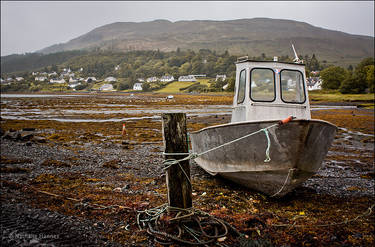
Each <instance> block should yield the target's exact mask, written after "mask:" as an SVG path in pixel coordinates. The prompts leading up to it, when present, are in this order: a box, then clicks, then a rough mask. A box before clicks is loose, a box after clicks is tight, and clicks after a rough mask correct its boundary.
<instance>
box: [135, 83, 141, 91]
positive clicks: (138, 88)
mask: <svg viewBox="0 0 375 247" xmlns="http://www.w3.org/2000/svg"><path fill="white" fill-rule="evenodd" d="M142 84H143V83H140V82H137V83H135V84H134V86H133V90H137V91H142Z"/></svg>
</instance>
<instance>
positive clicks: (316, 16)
mask: <svg viewBox="0 0 375 247" xmlns="http://www.w3.org/2000/svg"><path fill="white" fill-rule="evenodd" d="M255 17H268V18H276V19H290V20H296V21H303V22H307V23H309V24H311V25H314V26H318V27H322V28H327V29H331V30H338V31H342V32H346V33H350V34H360V35H368V36H372V37H374V2H373V1H353V2H350V1H332V2H326V1H316V2H312V1H306V2H302V1H298V2H297V1H291V2H287V1H277V2H272V1H259V2H256V1H248V2H246V1H238V2H234V1H228V2H226V1H217V2H216V1H208V2H204V1H195V2H190V1H184V2H181V1H175V2H172V1H165V2H163V1H141V2H140V1H138V2H132V1H124V2H122V1H112V2H108V1H107V2H100V1H93V2H90V1H76V2H73V1H68V2H62V1H61V2H57V1H51V2H48V1H39V2H38V1H25V2H22V1H1V55H2V56H4V55H9V54H13V53H18V54H20V53H25V52H34V51H36V50H39V49H42V48H45V47H47V46H50V45H53V44H57V43H64V42H67V41H69V40H71V39H73V38H76V37H78V36H80V35H83V34H85V33H87V32H89V31H91V30H92V29H94V28H96V27H99V26H102V25H105V24H109V23H113V22H142V21H152V20H155V19H166V20H170V21H179V20H233V19H242V18H255Z"/></svg>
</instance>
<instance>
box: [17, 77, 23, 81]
mask: <svg viewBox="0 0 375 247" xmlns="http://www.w3.org/2000/svg"><path fill="white" fill-rule="evenodd" d="M23 80H24V78H23V77H16V81H23Z"/></svg>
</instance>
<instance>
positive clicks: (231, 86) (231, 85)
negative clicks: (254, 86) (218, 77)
mask: <svg viewBox="0 0 375 247" xmlns="http://www.w3.org/2000/svg"><path fill="white" fill-rule="evenodd" d="M235 83H236V79H235V78H234V77H230V78H229V79H228V87H227V89H226V91H228V92H233V91H234V85H235Z"/></svg>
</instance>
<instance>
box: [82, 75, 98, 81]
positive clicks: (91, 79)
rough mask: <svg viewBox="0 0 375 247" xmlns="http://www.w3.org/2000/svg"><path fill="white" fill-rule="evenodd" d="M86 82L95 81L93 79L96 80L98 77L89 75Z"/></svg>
mask: <svg viewBox="0 0 375 247" xmlns="http://www.w3.org/2000/svg"><path fill="white" fill-rule="evenodd" d="M85 81H86V82H93V81H96V78H95V77H92V76H91V77H87V79H86V80H85Z"/></svg>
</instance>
